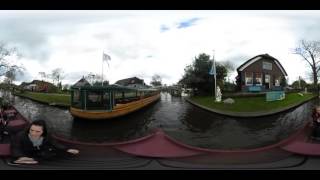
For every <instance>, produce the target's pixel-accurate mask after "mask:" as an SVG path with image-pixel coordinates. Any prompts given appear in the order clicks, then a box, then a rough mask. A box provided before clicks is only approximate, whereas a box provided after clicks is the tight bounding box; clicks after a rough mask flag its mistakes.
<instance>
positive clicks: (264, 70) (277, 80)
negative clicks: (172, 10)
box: [236, 54, 287, 92]
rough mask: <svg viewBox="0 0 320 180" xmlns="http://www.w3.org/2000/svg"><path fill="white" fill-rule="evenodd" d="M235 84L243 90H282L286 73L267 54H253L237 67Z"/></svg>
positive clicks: (278, 63)
mask: <svg viewBox="0 0 320 180" xmlns="http://www.w3.org/2000/svg"><path fill="white" fill-rule="evenodd" d="M237 72H238V76H237V77H236V79H237V85H238V86H239V88H240V89H241V91H244V92H260V91H274V90H283V88H284V87H283V86H284V85H285V83H283V82H284V81H285V79H286V76H287V73H286V71H285V69H284V68H283V66H282V65H281V63H280V62H279V60H277V59H276V58H274V57H272V56H270V55H269V54H261V55H258V56H255V57H253V58H251V59H249V60H248V61H246V62H245V63H243V64H242V65H241V66H239V67H238V68H237Z"/></svg>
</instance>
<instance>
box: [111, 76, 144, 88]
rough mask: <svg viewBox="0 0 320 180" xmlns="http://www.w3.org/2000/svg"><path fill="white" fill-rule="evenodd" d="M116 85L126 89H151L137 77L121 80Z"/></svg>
mask: <svg viewBox="0 0 320 180" xmlns="http://www.w3.org/2000/svg"><path fill="white" fill-rule="evenodd" d="M115 84H117V85H121V86H126V87H133V88H146V87H149V86H146V84H145V83H144V80H143V79H139V78H137V77H132V78H127V79H121V80H118V81H117V82H116V83H115Z"/></svg>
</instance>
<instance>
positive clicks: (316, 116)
mask: <svg viewBox="0 0 320 180" xmlns="http://www.w3.org/2000/svg"><path fill="white" fill-rule="evenodd" d="M317 108H318V106H316V107H314V108H313V111H312V118H313V120H314V121H315V120H316V119H317V118H319V116H320V114H318V112H317Z"/></svg>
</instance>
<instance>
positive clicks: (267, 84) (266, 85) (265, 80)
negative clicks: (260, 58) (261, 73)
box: [264, 74, 270, 89]
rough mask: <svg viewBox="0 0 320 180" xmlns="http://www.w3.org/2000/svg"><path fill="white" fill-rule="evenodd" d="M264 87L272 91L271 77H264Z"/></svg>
mask: <svg viewBox="0 0 320 180" xmlns="http://www.w3.org/2000/svg"><path fill="white" fill-rule="evenodd" d="M264 82H265V84H264V86H265V88H266V89H270V75H269V74H266V75H265V77H264Z"/></svg>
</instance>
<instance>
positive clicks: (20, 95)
mask: <svg viewBox="0 0 320 180" xmlns="http://www.w3.org/2000/svg"><path fill="white" fill-rule="evenodd" d="M13 95H14V96H18V97H21V98H26V99H30V100H32V101H35V102H37V103H40V104H44V105H49V106H53V107H57V108H60V109H69V108H70V105H68V104H63V103H59V102H47V101H44V100H38V99H35V98H32V97H29V96H25V95H23V94H18V93H13Z"/></svg>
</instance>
